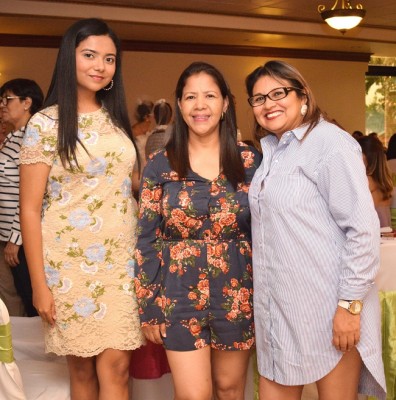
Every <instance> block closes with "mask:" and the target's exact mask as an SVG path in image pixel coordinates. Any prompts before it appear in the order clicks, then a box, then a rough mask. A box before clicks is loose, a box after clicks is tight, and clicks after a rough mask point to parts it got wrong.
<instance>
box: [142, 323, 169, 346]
mask: <svg viewBox="0 0 396 400" xmlns="http://www.w3.org/2000/svg"><path fill="white" fill-rule="evenodd" d="M142 331H143V333H144V336H145V337H146V339H147V340H150V342H153V343H156V344H163V341H162V338H163V337H166V326H165V323H162V324H160V325H146V326H143V327H142Z"/></svg>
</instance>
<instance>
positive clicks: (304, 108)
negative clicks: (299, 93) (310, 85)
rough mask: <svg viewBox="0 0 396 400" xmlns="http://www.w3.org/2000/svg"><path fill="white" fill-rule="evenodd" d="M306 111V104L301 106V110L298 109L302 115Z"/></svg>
mask: <svg viewBox="0 0 396 400" xmlns="http://www.w3.org/2000/svg"><path fill="white" fill-rule="evenodd" d="M307 111H308V106H307V105H306V104H303V105H302V106H301V110H300V112H301V115H302V116H303V117H304V116H305V114H306V113H307Z"/></svg>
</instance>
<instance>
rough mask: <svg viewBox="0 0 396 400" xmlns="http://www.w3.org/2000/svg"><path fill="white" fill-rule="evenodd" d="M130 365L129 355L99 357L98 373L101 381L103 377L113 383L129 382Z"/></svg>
mask: <svg viewBox="0 0 396 400" xmlns="http://www.w3.org/2000/svg"><path fill="white" fill-rule="evenodd" d="M129 364H130V356H129V354H127V353H125V354H123V353H118V354H117V355H115V354H112V355H111V356H109V357H107V356H106V355H104V356H103V357H98V359H97V371H98V376H99V379H100V377H103V378H105V379H107V378H110V379H111V380H112V381H113V382H115V381H117V382H119V383H125V382H128V379H129Z"/></svg>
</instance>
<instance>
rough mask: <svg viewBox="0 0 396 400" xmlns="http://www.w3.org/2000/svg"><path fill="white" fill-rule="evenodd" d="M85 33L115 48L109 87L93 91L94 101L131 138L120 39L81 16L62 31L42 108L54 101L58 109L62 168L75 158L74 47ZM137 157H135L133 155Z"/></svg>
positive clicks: (75, 93)
mask: <svg viewBox="0 0 396 400" xmlns="http://www.w3.org/2000/svg"><path fill="white" fill-rule="evenodd" d="M89 36H108V37H110V38H111V40H112V41H113V42H114V45H115V47H116V69H115V73H114V76H113V87H112V89H111V90H99V91H98V92H97V93H96V99H97V101H98V103H101V104H103V106H104V107H105V108H106V110H107V111H108V113H109V115H110V118H111V120H112V122H113V123H114V125H116V126H117V127H119V128H121V129H123V130H124V131H125V133H126V134H127V135H128V136H129V137H130V139H131V140H132V142H133V144H134V146H135V149H136V152H137V151H138V150H137V148H136V145H135V142H134V140H133V137H132V130H131V124H130V121H129V116H128V111H127V106H126V100H125V92H124V86H123V81H122V73H121V47H120V40H119V39H118V37H117V36H116V34H115V33H114V32H113V31H112V30H111V29H110V27H109V26H108V25H107V24H106V23H105V22H104V21H103V20H101V19H96V18H89V19H82V20H80V21H77V22H76V23H75V24H73V25H72V26H71V27H70V28H69V29H68V30H67V31H66V33H65V34H64V36H63V38H62V42H61V45H60V48H59V52H58V57H57V60H56V65H55V70H54V73H53V75H52V81H51V84H50V87H49V89H48V94H47V97H46V99H45V101H44V107H48V106H51V105H54V104H57V105H58V109H59V128H58V153H59V156H60V159H61V161H62V164H63V166H64V167H66V166H67V165H68V166H69V167H70V168H72V166H71V165H72V164H71V161H72V160H75V162H77V159H76V147H77V142H79V143H80V144H81V145H82V143H81V141H80V139H79V138H78V135H77V131H78V115H77V77H76V48H77V47H78V45H79V44H80V43H81V42H82V41H83V40H85V39H87V38H88V37H89ZM137 159H139V158H137Z"/></svg>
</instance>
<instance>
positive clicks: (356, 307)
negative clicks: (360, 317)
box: [349, 301, 362, 314]
mask: <svg viewBox="0 0 396 400" xmlns="http://www.w3.org/2000/svg"><path fill="white" fill-rule="evenodd" d="M349 309H350V311H351V313H352V314H360V311H362V303H361V302H360V301H353V302H352V303H351V305H350V308H349Z"/></svg>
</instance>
